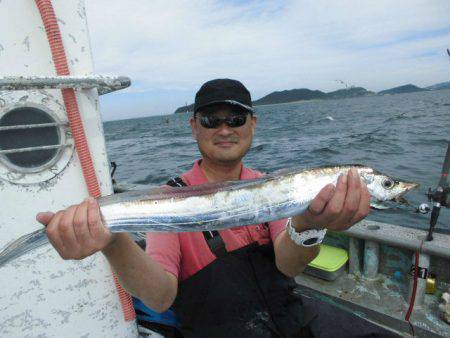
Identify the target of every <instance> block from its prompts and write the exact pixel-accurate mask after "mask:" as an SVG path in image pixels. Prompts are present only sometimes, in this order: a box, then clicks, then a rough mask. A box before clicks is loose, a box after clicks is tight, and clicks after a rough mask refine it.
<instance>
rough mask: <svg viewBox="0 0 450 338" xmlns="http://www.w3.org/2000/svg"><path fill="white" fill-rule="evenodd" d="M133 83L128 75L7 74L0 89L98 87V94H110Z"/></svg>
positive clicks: (1, 81) (0, 81)
mask: <svg viewBox="0 0 450 338" xmlns="http://www.w3.org/2000/svg"><path fill="white" fill-rule="evenodd" d="M130 85H131V80H130V78H128V77H126V76H103V75H86V76H5V77H0V90H30V89H64V88H74V89H92V88H97V89H98V94H99V95H103V94H108V93H111V92H113V91H116V90H120V89H124V88H127V87H129V86H130Z"/></svg>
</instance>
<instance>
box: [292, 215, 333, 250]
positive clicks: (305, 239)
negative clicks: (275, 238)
mask: <svg viewBox="0 0 450 338" xmlns="http://www.w3.org/2000/svg"><path fill="white" fill-rule="evenodd" d="M286 230H287V232H288V234H289V237H290V238H291V239H292V241H293V242H294V243H295V244H297V245H300V246H304V247H306V248H308V247H311V246H315V245H318V244H320V243H322V241H323V239H324V237H325V234H326V233H327V229H322V230H315V229H311V230H305V231H302V232H297V231H296V230H295V229H294V227H293V226H292V219H291V218H289V219H288V221H287V224H286Z"/></svg>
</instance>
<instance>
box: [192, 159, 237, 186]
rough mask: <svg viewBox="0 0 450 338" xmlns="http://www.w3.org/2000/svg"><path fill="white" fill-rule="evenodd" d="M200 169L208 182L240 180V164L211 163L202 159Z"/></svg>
mask: <svg viewBox="0 0 450 338" xmlns="http://www.w3.org/2000/svg"><path fill="white" fill-rule="evenodd" d="M200 168H201V169H202V170H203V173H204V174H205V176H206V178H207V179H208V181H209V182H222V181H232V180H239V179H240V178H241V169H242V162H241V161H238V162H233V163H213V162H211V161H209V160H208V159H202V161H201V162H200Z"/></svg>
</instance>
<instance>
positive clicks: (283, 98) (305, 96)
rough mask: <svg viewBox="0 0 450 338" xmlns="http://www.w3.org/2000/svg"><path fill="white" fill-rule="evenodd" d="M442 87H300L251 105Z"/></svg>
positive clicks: (446, 85) (186, 108) (190, 107)
mask: <svg viewBox="0 0 450 338" xmlns="http://www.w3.org/2000/svg"><path fill="white" fill-rule="evenodd" d="M443 89H450V82H441V83H437V84H434V85H432V86H429V87H426V88H420V87H418V86H415V85H413V84H407V85H403V86H399V87H394V88H390V89H386V90H382V91H380V92H378V93H374V92H372V91H369V90H367V89H365V88H363V87H350V88H344V89H339V90H335V91H333V92H329V93H325V92H322V91H320V90H311V89H307V88H301V89H291V90H283V91H275V92H272V93H270V94H268V95H266V96H264V97H262V98H260V99H258V100H255V101H253V105H254V106H260V105H266V104H280V103H289V102H297V101H311V100H336V99H346V98H353V97H361V96H372V95H392V94H402V93H414V92H423V91H430V90H443ZM193 109H194V104H190V105H185V106H182V107H179V108H177V110H175V112H174V113H175V114H179V113H186V112H191V111H192V110H193Z"/></svg>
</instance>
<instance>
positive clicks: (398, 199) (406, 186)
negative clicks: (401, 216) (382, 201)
mask: <svg viewBox="0 0 450 338" xmlns="http://www.w3.org/2000/svg"><path fill="white" fill-rule="evenodd" d="M418 186H419V184H418V183H412V182H402V183H401V187H402V189H403V191H402V192H401V193H400V194H398V195H397V196H395V197H394V198H393V199H391V201H393V202H396V203H400V204H406V205H409V202H408V200H407V199H406V198H405V197H404V196H405V195H406V194H407V193H408V192H409V191H410V190H412V189H415V188H417V187H418Z"/></svg>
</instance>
